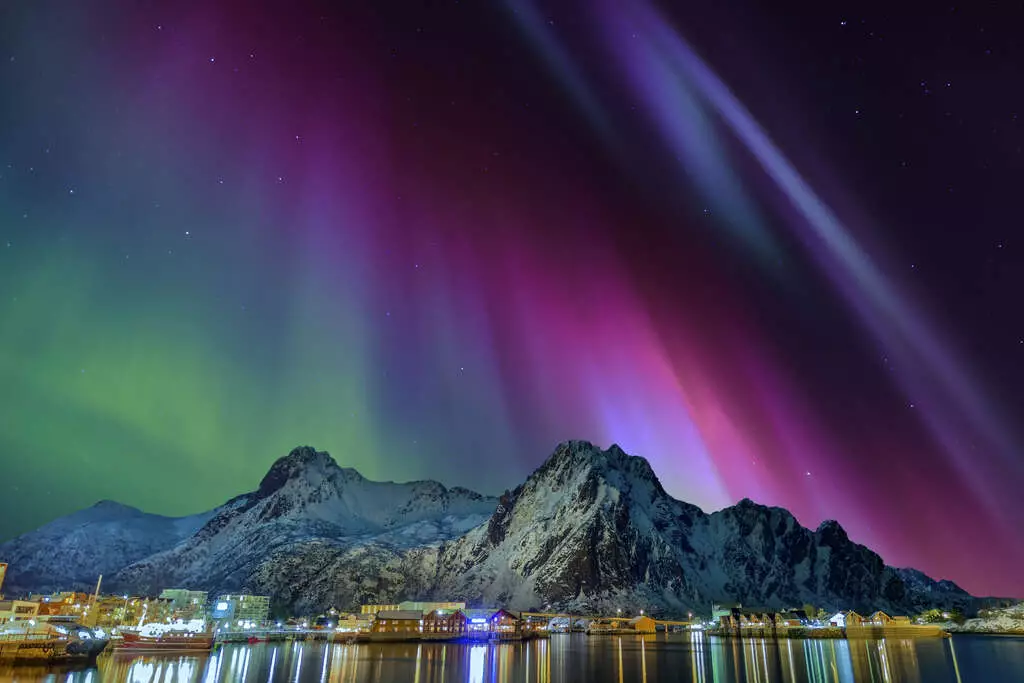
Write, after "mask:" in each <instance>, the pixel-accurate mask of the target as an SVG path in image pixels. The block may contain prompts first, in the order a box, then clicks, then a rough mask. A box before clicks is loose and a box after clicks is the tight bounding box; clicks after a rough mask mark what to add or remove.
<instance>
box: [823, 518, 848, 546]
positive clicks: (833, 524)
mask: <svg viewBox="0 0 1024 683" xmlns="http://www.w3.org/2000/svg"><path fill="white" fill-rule="evenodd" d="M815 533H816V534H817V535H818V536H819V537H820V538H821V539H822V542H826V543H827V544H829V545H835V544H837V543H847V542H848V541H849V540H850V537H849V536H847V534H846V529H844V528H843V527H842V526H841V525H840V524H839V522H837V521H836V520H834V519H826V520H825V521H824V522H822V523H821V524H819V525H818V529H817V531H815Z"/></svg>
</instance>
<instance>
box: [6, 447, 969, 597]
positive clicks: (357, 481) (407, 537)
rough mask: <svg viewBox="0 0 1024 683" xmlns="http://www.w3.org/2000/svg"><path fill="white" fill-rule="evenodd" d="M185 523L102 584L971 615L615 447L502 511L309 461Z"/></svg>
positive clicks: (562, 464) (547, 477)
mask: <svg viewBox="0 0 1024 683" xmlns="http://www.w3.org/2000/svg"><path fill="white" fill-rule="evenodd" d="M113 505H119V504H116V503H115V504H113ZM101 506H102V508H103V510H107V511H109V512H110V514H112V515H114V516H117V515H116V514H114V513H115V511H116V512H119V513H121V514H123V515H124V517H125V518H126V519H125V524H126V525H128V526H126V528H127V529H129V530H130V524H129V521H130V519H134V518H135V515H134V513H129V512H127V511H128V510H134V508H128V506H121V508H115V507H113V506H111V505H103V502H102V501H101V502H100V503H98V504H97V505H95V506H93V507H92V508H87V509H86V511H88V510H94V509H95V508H97V507H101ZM86 511H81V512H79V513H75V514H73V515H70V516H68V517H65V518H61V519H60V520H55V521H54V522H52V523H51V524H50V525H44V527H41V528H40V529H39V530H37V531H36V532H30V533H29V534H25V535H23V536H21V537H18V538H17V539H14V540H12V541H10V542H8V543H5V544H2V545H0V561H4V560H6V559H11V557H15V558H18V557H24V556H25V555H26V550H25V548H31V547H32V546H34V545H35V546H38V543H36V540H38V539H37V538H36V537H35V536H33V535H34V534H35V535H38V534H39V533H40V532H41V531H43V530H45V529H47V527H49V526H51V525H53V524H57V523H58V522H61V521H62V520H72V519H73V518H75V516H76V515H81V514H83V513H84V512H86ZM135 512H137V513H139V514H141V515H146V514H147V513H142V512H141V511H137V510H135ZM94 514H95V513H94ZM149 517H158V516H149ZM147 519H148V517H147ZM166 519H171V520H173V519H175V518H166ZM180 519H188V520H191V521H190V522H189V523H187V524H184V525H183V526H179V527H176V528H178V529H179V530H181V531H184V532H188V531H189V530H190V529H191V527H192V526H196V528H195V529H194V530H192V531H191V533H182V534H179V535H177V536H175V535H174V534H167V533H165V534H163V535H160V536H159V537H158V538H157V539H156V540H153V541H152V542H151V543H149V545H145V544H143V545H145V547H141V546H140V547H138V548H135V547H133V548H131V550H132V552H125V553H121V557H120V558H119V559H123V560H124V563H123V565H122V566H120V567H117V568H114V569H113V571H110V569H111V568H110V567H109V566H108V567H107V569H108V573H109V575H110V585H112V586H114V587H117V588H119V589H122V590H125V591H130V592H137V591H141V592H155V591H158V590H159V589H160V588H163V587H167V586H172V585H175V586H177V585H189V586H191V587H194V588H205V589H208V590H212V591H218V590H220V591H225V592H227V591H242V590H246V591H251V592H258V593H263V594H270V595H271V596H272V597H273V598H274V601H275V604H277V605H279V606H280V607H281V608H282V609H288V610H309V611H315V610H317V609H324V608H326V607H328V606H337V607H354V606H355V605H357V604H359V603H360V602H384V603H388V602H395V601H398V600H401V599H422V598H426V597H435V598H438V599H465V600H466V601H467V602H470V603H473V604H483V603H487V602H490V603H492V604H493V603H500V604H503V605H507V606H509V607H512V608H519V609H529V608H543V607H550V606H559V607H564V608H570V609H588V608H589V609H608V608H611V607H613V606H614V605H622V604H644V605H647V609H648V610H649V611H650V612H651V613H664V614H677V615H678V614H682V613H685V612H687V611H692V610H695V609H698V608H701V607H705V606H706V605H708V604H710V602H711V601H741V602H744V603H747V604H752V605H758V606H760V607H764V608H770V607H775V606H778V607H784V606H794V605H801V604H804V603H806V602H810V603H812V604H817V605H820V606H823V607H826V608H831V607H836V608H854V609H868V608H876V609H877V608H881V609H892V610H896V611H902V612H907V611H911V610H913V609H917V608H918V607H931V606H936V605H938V606H944V607H956V608H958V609H966V610H969V609H970V605H971V604H973V600H974V599H973V598H972V597H971V596H970V595H968V594H967V593H966V592H965V591H963V590H962V589H960V588H959V587H958V586H956V584H954V583H952V582H950V581H944V580H943V581H935V580H934V579H931V578H930V577H928V576H926V575H925V574H923V573H922V572H919V571H917V570H914V569H905V568H893V567H888V566H887V565H885V563H884V562H883V561H882V559H881V558H880V557H879V556H878V555H877V554H876V553H874V552H873V551H871V550H870V549H869V548H867V547H866V546H863V545H860V544H857V543H854V542H852V541H850V539H849V537H848V535H847V533H846V531H845V530H844V529H843V527H842V526H841V525H840V524H839V522H837V521H835V520H824V521H823V522H821V523H820V524H819V525H818V526H817V528H816V529H814V530H811V529H809V528H807V527H804V526H802V525H801V524H800V523H799V521H798V520H797V519H796V518H795V517H794V516H793V515H792V514H791V513H790V512H789V511H788V510H786V509H784V508H780V507H768V506H764V505H761V504H758V503H756V502H754V501H752V500H750V499H749V498H744V499H743V500H741V501H739V502H738V503H737V504H736V505H734V506H729V507H727V508H723V509H722V510H717V511H714V512H711V513H706V512H704V511H703V510H701V509H700V508H699V507H697V506H695V505H692V504H690V503H687V502H684V501H680V500H677V499H675V498H673V497H672V496H670V495H669V494H668V493H667V492H666V491H665V489H664V488H663V486H662V485H661V482H660V480H659V479H658V477H657V475H656V473H655V472H654V470H653V468H652V467H651V465H650V463H649V462H648V461H647V460H646V459H644V458H642V457H639V456H633V455H629V454H627V453H626V452H625V451H624V450H623V449H621V448H620V447H619V446H618V445H616V444H613V445H612V446H610V447H609V448H608V449H606V450H603V449H600V448H598V447H596V446H594V445H593V444H592V443H590V442H586V441H566V442H563V443H561V444H559V445H558V447H556V449H555V450H554V452H553V453H552V454H551V455H550V456H549V457H548V458H547V459H546V460H545V461H544V462H543V463H542V464H541V465H540V466H539V467H538V468H537V469H536V470H534V472H533V473H532V474H530V476H529V477H527V478H526V480H525V481H524V482H523V483H521V484H520V485H518V486H517V487H516V488H515V489H512V490H508V491H506V492H505V493H504V494H503V495H501V496H499V497H492V496H483V495H481V494H478V493H475V492H473V491H470V490H469V489H465V488H462V487H453V488H450V489H449V488H447V487H445V486H444V485H443V484H440V483H439V482H436V481H432V480H424V481H415V482H406V483H400V484H396V483H394V482H374V481H371V480H369V479H366V478H365V477H363V476H362V475H361V474H360V473H359V472H357V471H356V470H355V469H352V468H343V467H340V466H339V465H338V464H337V463H336V462H335V460H334V459H333V458H332V457H331V456H330V455H329V454H327V453H326V452H321V451H316V450H315V449H313V448H311V447H308V446H304V447H299V448H296V449H293V450H292V451H291V452H290V453H289V454H288V455H286V456H284V457H282V458H279V459H278V460H276V461H275V462H274V464H273V465H272V466H271V467H270V469H269V470H268V472H267V474H266V475H265V476H264V477H263V478H262V479H261V481H260V484H259V486H258V487H257V488H256V489H255V490H254V491H251V492H249V493H244V494H241V495H239V496H236V497H234V498H232V499H231V500H229V501H227V502H226V503H225V504H224V505H221V506H219V507H217V508H214V509H213V510H211V511H209V512H207V513H202V514H201V515H197V516H191V517H187V518H180ZM198 522H201V524H198V525H197V523H198ZM108 523H110V524H114V525H115V526H116V525H117V522H116V521H114V522H108ZM69 525H70V527H69ZM73 526H74V524H73V522H66V523H65V524H64V526H60V525H58V528H71V527H73ZM125 533H128V532H127V531H126V532H125ZM128 535H129V536H130V535H131V534H130V533H128ZM47 538H50V536H47V535H46V534H43V535H42V537H41V539H47ZM103 538H104V537H103V535H102V534H100V535H93V536H92V537H83V539H82V540H84V541H85V542H89V541H91V542H94V543H100V544H102V543H103ZM143 550H153V552H150V553H149V554H142V551H143ZM19 553H20V554H19ZM115 555H116V553H115ZM33 557H35V558H36V559H37V560H38V559H39V553H36V555H33ZM92 560H93V561H95V560H96V558H92ZM111 563H114V558H112V559H111V561H110V562H108V563H107V564H108V565H109V564H111ZM47 569H48V568H47V567H46V566H45V563H41V562H39V561H36V562H35V563H34V564H30V566H29V571H26V570H24V569H19V568H18V567H17V565H16V563H12V571H11V573H10V576H11V577H13V578H12V580H11V582H10V584H9V585H10V586H13V587H17V588H30V587H31V588H33V589H34V586H35V585H37V584H38V583H39V582H40V576H39V574H40V573H41V572H45V571H47ZM30 573H34V574H35V576H29V575H28V574H30ZM81 573H82V572H79V574H81ZM57 574H58V576H59V577H60V578H67V576H68V573H67V572H63V573H61V572H57ZM78 578H81V577H78ZM93 580H94V577H93ZM105 582H106V579H105ZM29 584H31V586H29Z"/></svg>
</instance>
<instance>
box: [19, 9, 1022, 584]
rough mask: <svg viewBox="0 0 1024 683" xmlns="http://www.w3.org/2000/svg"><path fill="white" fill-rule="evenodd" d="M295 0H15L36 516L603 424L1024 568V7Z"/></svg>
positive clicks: (22, 417)
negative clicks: (297, 467) (307, 460)
mask: <svg viewBox="0 0 1024 683" xmlns="http://www.w3.org/2000/svg"><path fill="white" fill-rule="evenodd" d="M257 4H261V5H262V6H263V7H262V8H261V9H257V8H256V6H255V5H254V4H253V3H242V2H212V1H201V2H198V1H197V2H188V1H175V2H170V1H166V2H164V1H162V2H155V1H132V2H129V1H128V0H121V1H118V2H114V1H110V0H95V1H92V2H87V3H86V2H82V3H77V2H66V1H58V0H55V1H48V0H20V1H14V2H6V3H4V4H3V7H2V8H0V462H2V471H0V479H2V481H3V495H2V496H0V538H6V537H9V536H11V535H13V534H15V533H18V532H21V531H24V530H27V529H30V528H33V527H35V526H37V525H39V524H41V523H44V522H46V521H48V520H49V519H52V518H53V517H55V516H57V515H59V514H64V513H67V512H70V511H73V510H75V509H78V508H81V507H85V506H87V505H91V504H92V503H93V502H95V501H96V500H99V499H102V498H111V499H115V500H118V501H121V502H124V503H127V504H131V505H135V506H138V507H141V508H143V509H146V510H148V511H152V512H160V513H165V514H184V513H189V512H194V511H198V510H202V509H207V508H209V507H212V506H214V505H217V504H219V503H221V502H223V501H224V500H226V499H227V498H228V497H230V496H232V495H236V494H238V493H240V492H242V491H246V490H251V489H252V488H254V487H255V486H256V484H257V483H258V481H259V479H260V478H261V477H262V475H263V474H264V473H265V471H266V469H267V468H268V467H269V465H270V464H271V462H273V460H274V459H276V458H277V457H279V456H281V455H283V454H284V453H286V452H287V451H288V450H289V449H290V448H292V447H294V446H296V445H300V444H310V445H314V446H316V447H317V448H319V449H324V450H328V451H330V452H331V453H332V454H333V455H334V457H335V458H336V459H337V460H338V461H339V463H341V464H342V465H346V466H352V467H355V468H357V469H358V470H359V471H360V472H362V473H363V474H364V475H366V476H368V477H371V478H380V479H394V480H409V479H416V478H427V477H430V478H436V479H439V480H441V481H442V482H444V483H446V484H449V485H463V486H468V487H471V488H474V489H477V490H481V491H484V492H488V493H498V492H500V491H501V490H503V489H505V488H511V487H513V486H515V485H516V484H517V483H519V482H520V481H521V480H522V479H523V478H524V477H525V476H526V475H527V474H528V473H529V472H530V471H532V470H533V468H535V467H536V466H537V465H539V464H540V463H541V462H542V461H543V459H544V458H545V457H546V456H547V455H548V454H549V453H550V452H551V450H552V449H553V447H554V446H555V444H556V443H557V442H559V441H562V440H565V439H569V438H585V439H590V440H593V441H595V442H597V443H599V444H601V445H605V446H607V445H610V444H611V443H613V442H615V443H618V444H620V445H621V446H622V447H623V448H624V449H625V450H627V451H628V452H631V453H635V454H638V455H643V456H645V457H647V458H648V459H649V460H650V461H651V463H652V465H653V466H654V468H655V470H656V471H657V473H658V474H659V476H660V477H661V478H662V482H663V483H664V485H665V487H666V488H667V489H668V491H669V492H670V493H672V494H673V495H675V496H677V497H679V498H682V499H684V500H688V501H691V502H693V503H696V504H698V505H700V506H702V507H703V508H705V509H706V510H713V509H718V508H721V507H723V506H725V505H728V504H732V503H735V502H736V501H738V500H739V499H740V498H742V497H750V498H753V499H754V500H756V501H758V502H762V503H765V504H772V505H781V506H784V507H787V508H789V509H790V510H792V511H793V513H794V514H796V515H797V517H798V518H799V519H800V521H801V522H803V523H804V524H806V525H809V526H816V525H817V524H818V523H819V522H821V521H822V520H823V519H826V518H835V519H838V520H840V522H841V523H842V524H843V525H844V527H845V528H846V529H847V530H848V531H849V533H850V536H851V537H852V538H853V539H854V540H857V541H860V542H863V543H866V544H868V545H870V546H871V547H873V548H874V549H876V550H878V551H879V552H880V553H881V554H882V556H883V557H884V558H885V559H886V560H887V561H888V562H889V563H891V564H896V565H900V566H906V565H911V566H915V567H918V568H920V569H922V570H925V571H926V572H928V573H930V574H932V575H934V576H936V577H938V578H949V579H953V580H955V581H957V582H959V583H960V584H961V585H962V586H964V587H965V588H966V589H968V590H970V591H972V592H974V593H976V594H983V595H992V594H996V595H1018V596H1020V595H1024V583H1022V579H1021V576H1022V574H1021V572H1020V570H1019V567H1020V566H1021V563H1024V531H1022V520H1024V495H1022V492H1024V455H1022V453H1024V451H1022V443H1024V436H1022V433H1021V432H1022V429H1021V420H1022V418H1024V392H1022V390H1021V387H1022V386H1024V232H1022V217H1024V216H1022V207H1024V202H1022V195H1021V193H1022V191H1024V153H1022V147H1024V75H1022V74H1024V54H1022V52H1021V51H1022V46H1024V44H1022V43H1021V41H1020V36H1021V35H1024V16H1022V14H1021V13H1020V11H1019V10H1018V11H1017V12H1013V13H1011V12H1010V10H1008V9H1002V10H997V9H992V8H993V7H997V6H998V5H1000V4H1003V5H1006V4H1009V3H991V4H989V3H965V4H964V5H963V6H961V5H953V6H951V5H949V4H941V3H932V5H933V7H932V8H931V9H928V10H923V11H922V10H918V9H915V10H914V11H913V12H911V11H909V10H906V11H901V10H897V9H895V5H893V4H892V3H885V4H882V5H880V6H878V7H872V3H864V2H858V3H806V6H804V7H802V8H800V4H799V3H797V4H792V3H790V4H787V6H786V7H787V11H786V12H784V13H780V12H778V11H777V10H778V7H779V5H778V3H772V2H755V3H751V2H737V1H735V0H723V1H722V2H716V3H683V2H674V3H663V4H662V5H652V4H648V3H647V2H646V1H645V0H637V2H631V3H623V2H614V1H613V0H587V1H586V2H583V1H582V0H581V1H579V2H559V3H543V2H539V1H537V2H534V1H526V0H524V1H521V2H517V1H514V0H509V1H508V2H504V3H503V2H498V1H495V2H466V1H464V2H456V1H454V0H438V1H436V2H422V3H420V2H392V1H385V0H373V1H372V2H363V1H360V2H353V1H349V2H344V3H335V2H322V3H319V4H318V3H310V2H284V1H281V2H264V3H257ZM974 5H984V6H981V7H974ZM986 7H988V9H986ZM798 8H799V9H798ZM773 11H774V12H775V13H773Z"/></svg>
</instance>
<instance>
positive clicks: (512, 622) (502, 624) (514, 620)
mask: <svg viewBox="0 0 1024 683" xmlns="http://www.w3.org/2000/svg"><path fill="white" fill-rule="evenodd" d="M520 621H521V620H520V618H519V617H518V616H517V615H516V614H513V613H512V612H509V611H508V610H506V609H499V610H498V611H496V612H495V613H494V614H492V615H491V619H490V626H491V633H517V632H518V631H519V622H520Z"/></svg>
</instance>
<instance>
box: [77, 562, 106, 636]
mask: <svg viewBox="0 0 1024 683" xmlns="http://www.w3.org/2000/svg"><path fill="white" fill-rule="evenodd" d="M102 584H103V574H100V578H98V579H96V590H95V592H93V594H92V598H90V599H89V607H88V608H87V609H86V614H85V618H84V619H83V620H82V621H83V622H85V623H84V624H83V625H84V626H89V627H92V626H95V625H96V620H97V618H98V617H99V615H98V614H96V611H97V609H98V608H97V605H98V604H99V600H100V586H101V585H102Z"/></svg>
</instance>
